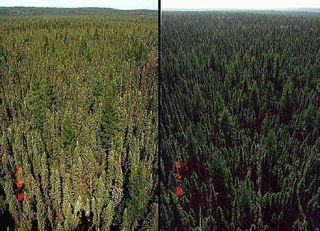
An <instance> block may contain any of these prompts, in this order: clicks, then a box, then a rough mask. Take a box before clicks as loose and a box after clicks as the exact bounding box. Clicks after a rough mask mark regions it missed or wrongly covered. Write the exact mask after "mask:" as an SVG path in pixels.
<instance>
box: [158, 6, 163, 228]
mask: <svg viewBox="0 0 320 231" xmlns="http://www.w3.org/2000/svg"><path fill="white" fill-rule="evenodd" d="M160 60H161V0H158V230H161V229H160V225H161V215H160V212H161V211H160V207H161V198H160V197H161V167H160V166H161V164H160V160H161V157H160V155H161V143H160V142H161V132H160V127H161V114H162V113H161V99H160V97H161V64H160V63H161V61H160Z"/></svg>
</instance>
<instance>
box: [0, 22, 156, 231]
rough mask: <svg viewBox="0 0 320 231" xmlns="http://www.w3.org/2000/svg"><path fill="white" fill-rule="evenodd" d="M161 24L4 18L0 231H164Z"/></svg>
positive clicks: (0, 30) (0, 35)
mask: <svg viewBox="0 0 320 231" xmlns="http://www.w3.org/2000/svg"><path fill="white" fill-rule="evenodd" d="M157 37H158V34H157V19H156V17H154V16H148V17H143V18H142V17H138V16H126V17H122V16H121V17H120V16H112V17H111V16H50V17H47V16H46V17H44V16H43V17H34V16H33V17H29V16H28V17H3V18H1V20H0V131H1V138H0V161H1V162H0V220H1V222H0V223H1V224H0V229H1V230H6V228H7V226H10V227H11V229H13V226H14V229H15V230H123V231H125V230H157V229H158V228H157V225H158V209H157V208H158V199H157V197H156V195H157V193H156V188H157V187H158V167H157V166H158V161H157V160H158V159H157V158H158V157H157V153H158V148H157V147H158V146H157V139H158V138H157V136H158V132H157V131H158V125H157V122H158V98H157V96H158V90H157V89H158V77H157V76H158V67H157V62H158V61H157V60H158V48H157Z"/></svg>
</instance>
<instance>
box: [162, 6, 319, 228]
mask: <svg viewBox="0 0 320 231" xmlns="http://www.w3.org/2000/svg"><path fill="white" fill-rule="evenodd" d="M161 32H162V34H161V39H162V43H161V44H162V50H161V53H162V58H161V63H162V65H161V68H162V70H161V73H162V76H161V78H162V84H161V88H160V89H161V96H162V97H161V109H162V111H161V113H162V114H161V130H160V132H161V138H162V141H161V145H162V146H161V180H162V181H161V202H162V204H161V210H160V219H161V222H160V224H161V229H162V230H200V229H201V230H218V231H220V230H279V231H280V230H281V231H286V230H288V231H289V230H290V231H291V230H318V229H319V228H320V223H319V217H320V216H319V206H320V201H319V187H320V185H319V182H320V171H319V170H320V168H319V153H320V139H319V135H320V130H319V118H320V117H319V114H320V113H319V111H320V108H319V105H320V101H319V99H320V95H319V93H320V91H319V80H318V79H319V78H318V74H317V73H319V70H320V69H319V67H320V53H319V50H320V41H319V38H320V17H319V15H317V14H311V13H310V14H309V13H304V14H303V13H301V12H295V13H293V12H287V13H286V14H284V13H283V12H281V13H279V12H241V13H240V12H180V13H179V12H163V15H162V28H161ZM176 161H180V162H181V164H182V168H181V170H180V171H179V172H180V174H181V175H182V177H183V183H182V188H183V190H184V194H183V196H182V197H177V196H176V195H175V190H176V186H177V183H176V179H175V174H176V173H177V170H176V168H175V162H176ZM200 211H201V212H200Z"/></svg>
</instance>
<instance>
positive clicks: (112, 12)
mask: <svg viewBox="0 0 320 231" xmlns="http://www.w3.org/2000/svg"><path fill="white" fill-rule="evenodd" d="M58 15H59V16H71V15H73V16H75V15H91V16H97V15H104V16H129V17H131V16H156V15H157V11H156V10H143V9H141V10H117V9H113V8H97V7H79V8H52V7H0V16H58Z"/></svg>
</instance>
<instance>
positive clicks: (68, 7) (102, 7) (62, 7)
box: [0, 5, 158, 11]
mask: <svg viewBox="0 0 320 231" xmlns="http://www.w3.org/2000/svg"><path fill="white" fill-rule="evenodd" d="M0 7H3V8H15V7H16V8H17V7H20V8H53V9H84V8H91V9H92V8H98V9H113V10H152V11H158V9H154V8H127V9H124V8H114V7H107V6H75V7H71V6H1V5H0Z"/></svg>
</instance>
